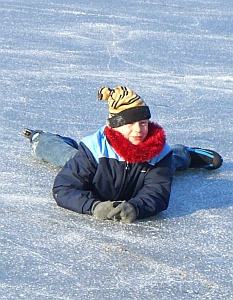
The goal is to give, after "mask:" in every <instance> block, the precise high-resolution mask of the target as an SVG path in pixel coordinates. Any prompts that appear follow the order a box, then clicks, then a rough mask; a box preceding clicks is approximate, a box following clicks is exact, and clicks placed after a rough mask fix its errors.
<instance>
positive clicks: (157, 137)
mask: <svg viewBox="0 0 233 300" xmlns="http://www.w3.org/2000/svg"><path fill="white" fill-rule="evenodd" d="M104 134H105V135H106V137H107V140H108V142H109V144H110V145H111V146H112V147H113V149H114V150H115V151H116V153H117V154H118V155H120V156H121V157H122V158H124V160H125V161H127V162H129V163H139V162H145V161H148V160H150V159H151V158H152V157H154V156H157V155H158V154H159V153H160V152H161V151H162V150H163V148H164V146H165V142H166V136H165V132H164V130H163V128H162V127H161V126H159V125H158V124H155V123H153V122H149V126H148V135H147V138H146V139H145V140H144V141H143V142H141V143H140V144H139V145H133V144H132V143H130V141H129V140H127V139H126V138H124V136H123V135H122V134H121V133H120V132H118V131H116V130H114V129H111V128H110V127H108V126H107V127H105V129H104Z"/></svg>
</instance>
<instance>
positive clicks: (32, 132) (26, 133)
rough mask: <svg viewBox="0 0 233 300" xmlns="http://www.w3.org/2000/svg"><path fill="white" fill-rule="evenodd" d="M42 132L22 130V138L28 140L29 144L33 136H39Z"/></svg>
mask: <svg viewBox="0 0 233 300" xmlns="http://www.w3.org/2000/svg"><path fill="white" fill-rule="evenodd" d="M42 132H43V131H42V130H32V129H29V128H24V130H23V136H24V137H26V138H27V139H29V140H30V142H31V141H32V139H33V137H34V135H35V134H38V135H39V134H40V133H42Z"/></svg>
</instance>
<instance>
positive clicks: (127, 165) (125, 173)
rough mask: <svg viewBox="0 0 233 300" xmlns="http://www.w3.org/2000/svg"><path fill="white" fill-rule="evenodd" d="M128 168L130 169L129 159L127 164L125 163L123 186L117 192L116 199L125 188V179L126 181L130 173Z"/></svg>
mask: <svg viewBox="0 0 233 300" xmlns="http://www.w3.org/2000/svg"><path fill="white" fill-rule="evenodd" d="M128 170H129V162H128V161H127V162H126V165H125V172H124V175H123V178H122V185H121V188H120V190H119V192H118V194H117V197H116V200H117V199H118V198H119V196H120V195H121V193H122V191H123V189H124V188H125V181H126V175H127V173H128ZM121 200H125V199H121Z"/></svg>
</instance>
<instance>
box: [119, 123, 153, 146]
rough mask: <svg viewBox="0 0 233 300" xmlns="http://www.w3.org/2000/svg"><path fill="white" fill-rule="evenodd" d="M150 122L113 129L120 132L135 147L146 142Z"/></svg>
mask: <svg viewBox="0 0 233 300" xmlns="http://www.w3.org/2000/svg"><path fill="white" fill-rule="evenodd" d="M148 122H149V120H141V121H138V122H134V123H130V124H126V125H123V126H120V127H116V128H113V129H114V130H116V131H118V132H120V133H121V134H122V135H123V136H124V137H125V138H126V139H127V140H129V141H130V142H131V143H132V144H133V145H138V144H140V143H141V142H142V141H144V140H145V138H146V136H147V134H148Z"/></svg>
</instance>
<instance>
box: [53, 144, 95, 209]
mask: <svg viewBox="0 0 233 300" xmlns="http://www.w3.org/2000/svg"><path fill="white" fill-rule="evenodd" d="M96 168H97V162H96V161H95V159H94V158H93V156H92V154H91V152H90V151H89V150H88V149H87V148H86V147H85V146H84V145H83V144H82V143H80V145H79V150H78V152H77V154H76V155H75V156H74V157H73V158H72V159H70V160H69V161H68V162H67V163H66V164H65V166H64V167H63V168H62V169H61V171H60V172H59V173H58V175H57V176H56V178H55V181H54V185H53V197H54V199H55V200H56V202H57V204H58V205H59V206H61V207H63V208H66V209H69V210H72V211H75V212H78V213H83V214H91V206H92V204H93V203H94V201H96V200H98V199H97V198H96V196H95V195H94V194H93V192H92V180H93V177H94V175H95V172H96Z"/></svg>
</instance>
